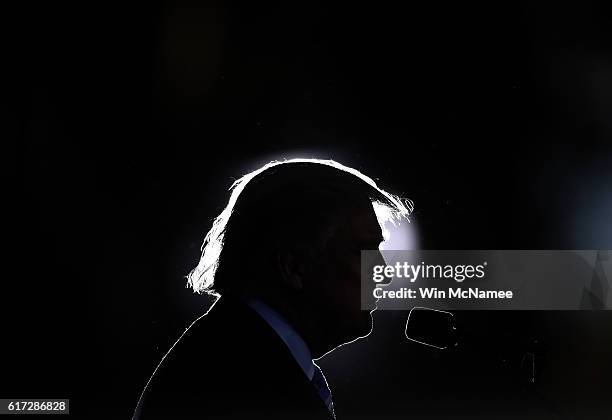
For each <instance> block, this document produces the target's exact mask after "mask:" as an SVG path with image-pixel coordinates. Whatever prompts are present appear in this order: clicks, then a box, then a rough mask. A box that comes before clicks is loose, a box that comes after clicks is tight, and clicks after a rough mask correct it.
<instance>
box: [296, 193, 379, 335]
mask: <svg viewBox="0 0 612 420" xmlns="http://www.w3.org/2000/svg"><path fill="white" fill-rule="evenodd" d="M383 240H384V239H383V236H382V231H381V227H380V225H379V223H378V220H377V218H376V214H375V212H374V208H373V206H372V204H371V203H369V202H368V203H365V204H364V205H362V206H359V207H357V208H352V209H350V211H348V212H347V213H345V214H344V215H343V217H342V218H341V220H339V221H337V222H336V223H334V224H333V225H332V226H331V227H330V229H329V231H328V233H327V237H326V238H325V243H324V246H323V249H322V250H321V251H320V252H317V253H316V255H314V256H313V257H312V258H311V259H310V261H309V264H307V265H306V269H305V271H304V273H303V277H304V281H303V284H304V290H303V292H304V293H305V294H306V296H307V298H308V300H309V301H310V302H311V304H312V305H313V307H314V309H315V310H316V311H317V312H318V315H319V317H322V318H323V320H324V322H325V325H327V326H328V327H329V328H330V329H331V330H332V332H331V333H332V334H334V335H335V336H336V337H337V338H338V339H340V340H344V341H350V340H353V339H355V338H358V337H360V336H364V335H367V334H368V333H369V332H370V331H371V328H372V317H371V315H370V311H369V310H362V309H361V250H377V249H378V247H379V244H380V243H381V242H382V241H383ZM372 303H373V302H372ZM372 309H374V308H373V305H372ZM338 344H341V343H338Z"/></svg>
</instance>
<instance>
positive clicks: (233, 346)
mask: <svg viewBox="0 0 612 420" xmlns="http://www.w3.org/2000/svg"><path fill="white" fill-rule="evenodd" d="M303 376H304V375H303V373H302V372H301V369H300V368H299V366H298V365H297V364H296V363H295V362H294V361H293V359H292V356H291V355H290V353H289V351H288V350H287V348H286V346H285V345H284V343H283V342H282V341H281V339H280V337H278V336H277V335H276V333H275V332H274V330H272V328H270V327H269V326H268V325H267V324H266V323H265V321H263V320H262V319H261V318H260V317H259V315H258V314H257V313H255V312H254V311H253V310H252V309H251V308H249V307H248V306H247V305H246V304H243V303H242V302H240V301H235V300H233V299H227V298H221V299H219V301H218V302H216V303H215V304H214V305H213V307H212V308H211V309H210V310H209V311H208V313H207V314H206V315H204V316H202V317H200V318H198V319H197V320H196V321H195V322H193V324H191V326H190V327H189V328H187V330H186V331H185V332H184V333H183V334H182V336H181V337H180V338H179V339H178V340H177V342H176V343H175V344H174V345H173V346H172V348H171V349H170V351H169V352H168V353H167V354H166V355H165V356H164V358H163V359H162V360H161V362H160V363H159V365H158V367H157V369H156V370H155V372H154V374H153V375H152V377H151V379H150V381H149V383H148V384H147V386H146V388H145V390H144V392H143V396H142V398H141V401H140V402H139V404H138V410H137V412H140V413H141V414H142V413H145V412H146V413H147V415H146V416H145V415H141V416H140V417H137V418H142V419H143V420H148V419H150V418H165V417H157V414H158V413H172V414H171V415H172V416H174V418H177V417H176V416H177V413H176V411H175V410H176V409H177V407H181V408H180V410H183V411H184V412H185V413H187V412H190V411H195V410H201V409H202V408H203V407H205V408H206V412H207V413H209V414H211V415H212V414H213V413H214V412H215V410H217V409H219V405H218V404H219V402H220V401H224V400H227V399H228V398H231V399H232V400H233V401H241V402H242V403H243V404H245V406H253V405H254V404H260V402H261V401H266V400H267V399H268V398H265V395H270V394H272V393H273V392H276V390H277V389H278V387H279V384H283V385H280V386H281V387H282V386H284V387H288V388H291V387H293V386H295V385H294V384H296V383H299V384H300V385H301V381H303V380H305V376H304V377H303ZM151 413H155V414H151ZM168 415H169V416H170V414H168ZM187 418H188V417H187Z"/></svg>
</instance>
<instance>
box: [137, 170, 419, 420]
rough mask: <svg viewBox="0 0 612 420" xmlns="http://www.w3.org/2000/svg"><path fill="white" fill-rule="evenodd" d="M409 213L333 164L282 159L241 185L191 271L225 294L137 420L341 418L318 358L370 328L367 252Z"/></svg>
mask: <svg viewBox="0 0 612 420" xmlns="http://www.w3.org/2000/svg"><path fill="white" fill-rule="evenodd" d="M410 207H411V205H410V203H408V202H403V201H402V200H400V199H399V198H397V197H395V196H393V195H391V194H389V193H387V192H385V191H383V190H381V189H380V188H378V187H377V186H376V184H375V183H374V181H372V180H371V179H370V178H368V177H366V176H365V175H363V174H361V173H359V172H357V171H355V170H353V169H351V168H347V167H345V166H342V165H340V164H338V163H336V162H333V161H318V160H308V159H300V160H298V159H294V160H290V161H285V162H273V163H270V164H268V165H266V166H264V167H263V168H261V169H259V170H257V171H255V172H252V173H250V174H248V175H246V176H244V177H243V178H241V179H240V180H238V181H236V183H234V185H233V186H232V194H231V196H230V200H229V204H228V205H227V207H226V208H225V209H224V210H223V212H222V213H221V214H220V215H219V216H218V217H217V218H216V219H215V221H214V222H213V227H212V229H211V230H210V231H209V232H208V234H207V235H206V238H205V240H204V245H203V248H202V251H203V252H202V257H201V259H200V262H199V264H198V266H197V267H196V268H195V269H194V270H193V271H192V272H191V273H190V275H189V284H190V285H191V286H192V287H193V288H194V290H196V291H197V292H200V293H202V292H206V293H211V294H215V295H216V296H220V297H219V299H218V300H217V301H216V303H215V304H214V305H213V307H212V308H211V310H210V311H209V312H208V313H207V314H206V315H205V316H203V317H201V318H199V319H198V320H197V321H195V322H194V323H193V324H192V325H191V326H190V327H189V328H188V329H187V331H186V332H185V333H184V334H183V335H182V337H181V338H180V339H179V340H178V342H177V343H176V344H175V345H174V346H173V347H172V348H171V350H170V351H169V352H168V354H167V355H166V356H165V357H164V358H163V359H162V361H161V363H160V364H159V366H158V368H157V369H156V371H155V372H154V374H153V376H152V378H151V380H150V381H149V383H148V384H147V387H146V388H145V391H144V392H143V395H142V397H141V400H140V401H139V404H138V407H137V409H136V413H135V417H134V418H135V419H138V420H151V419H210V418H229V419H234V418H236V419H243V418H266V419H270V418H285V419H329V418H333V417H334V411H333V402H332V397H331V393H330V390H329V388H328V386H327V383H326V381H325V378H324V377H323V374H322V373H321V370H320V369H319V368H318V366H316V365H315V364H314V363H313V359H317V358H319V357H321V356H323V355H324V354H326V353H328V352H329V351H331V350H333V349H334V348H336V347H338V346H339V345H341V344H343V343H346V342H348V341H351V340H355V339H356V338H359V337H362V336H365V335H367V334H368V333H369V332H370V330H371V328H372V321H371V314H370V311H369V310H362V309H361V299H360V296H361V290H360V284H361V282H360V251H361V250H364V249H378V246H379V244H380V242H381V241H383V237H382V234H381V225H380V224H379V221H380V219H383V218H385V217H386V218H395V219H399V218H403V217H407V216H408V214H409V212H410ZM373 308H374V305H372V308H371V309H373Z"/></svg>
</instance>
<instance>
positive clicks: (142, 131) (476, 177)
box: [0, 1, 612, 419]
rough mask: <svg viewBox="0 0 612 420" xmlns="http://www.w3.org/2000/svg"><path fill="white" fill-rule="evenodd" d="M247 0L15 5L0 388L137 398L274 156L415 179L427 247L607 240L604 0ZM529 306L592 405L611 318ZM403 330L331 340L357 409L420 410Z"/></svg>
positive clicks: (89, 399) (562, 369) (407, 190)
mask: <svg viewBox="0 0 612 420" xmlns="http://www.w3.org/2000/svg"><path fill="white" fill-rule="evenodd" d="M244 3H245V4H239V3H238V2H225V3H221V2H218V3H213V2H186V1H177V2H150V3H148V4H144V5H136V4H123V3H116V4H113V3H108V2H97V3H91V2H84V3H83V2H82V3H74V4H69V3H63V4H57V3H56V2H48V3H47V4H36V5H35V4H30V5H27V4H24V7H22V8H21V9H20V10H18V11H16V12H15V13H13V11H10V12H9V13H7V14H6V20H7V21H8V23H14V22H16V23H17V24H16V25H15V27H14V29H13V28H12V26H10V27H11V30H10V31H9V32H10V34H9V35H10V36H8V37H7V38H6V40H7V41H8V46H7V50H6V52H8V53H10V54H9V55H5V57H7V62H8V64H9V68H10V69H14V70H15V71H14V72H11V74H10V76H9V77H8V78H7V79H6V80H5V82H7V85H8V89H7V92H8V96H6V97H7V98H8V99H9V100H8V102H9V108H8V111H7V112H8V116H9V119H10V121H11V123H10V124H9V126H8V127H9V136H10V137H13V135H14V137H16V138H17V142H16V143H14V144H15V145H16V149H15V152H16V160H15V159H13V160H12V161H11V162H9V163H8V165H7V167H8V168H9V169H10V170H11V175H15V177H13V178H9V179H14V180H15V182H14V183H13V185H16V186H17V188H16V189H15V190H14V191H13V190H12V189H10V188H8V189H7V190H6V197H7V200H6V202H5V204H4V205H3V206H4V207H5V208H6V209H8V210H9V216H8V218H7V219H5V220H6V222H7V225H8V226H7V228H6V229H5V232H6V235H5V245H8V247H7V248H9V249H10V251H9V253H7V254H5V255H6V258H7V260H6V264H7V267H8V269H7V270H5V276H3V292H2V295H3V296H2V301H3V303H4V304H3V309H4V310H3V312H4V315H3V319H2V334H3V340H2V351H3V353H5V356H3V358H2V374H0V377H1V378H2V379H1V381H0V385H1V391H2V396H6V397H22V398H25V397H48V398H49V397H57V398H60V397H64V398H65V397H69V398H71V410H72V413H73V414H72V416H73V417H74V418H107V419H110V418H112V419H114V418H117V419H120V418H128V417H129V416H130V415H131V410H132V408H133V407H134V405H135V403H136V400H137V398H138V395H139V392H140V391H141V389H142V387H143V386H144V383H145V382H146V379H147V378H148V376H149V375H150V373H151V372H152V369H153V368H154V367H155V365H156V363H157V361H158V360H159V358H160V357H161V356H162V355H163V354H164V353H165V351H166V350H167V349H168V347H169V346H170V345H171V343H172V342H173V341H174V340H175V339H176V338H177V337H178V335H179V334H180V332H181V331H182V330H183V329H184V328H185V327H186V326H187V325H188V324H189V322H190V320H192V319H193V318H194V317H195V316H196V315H198V314H200V313H202V312H203V311H204V310H205V308H206V306H207V302H208V301H207V299H206V298H203V297H200V296H194V295H193V294H192V293H191V292H190V291H189V290H188V289H186V288H185V287H184V286H185V278H184V276H185V275H186V274H187V273H188V272H189V270H190V269H191V268H192V267H193V266H194V265H195V263H196V262H197V258H198V256H199V246H200V243H201V241H202V239H203V236H204V234H205V233H206V231H207V230H208V228H209V225H210V222H211V220H212V218H213V217H214V216H215V215H216V214H217V213H218V212H219V211H220V210H221V209H222V206H224V204H225V203H226V200H227V194H226V190H227V188H228V187H229V186H230V185H231V182H232V180H233V179H236V178H237V177H239V176H240V175H242V174H244V173H245V172H247V171H248V170H252V169H255V168H256V167H258V166H259V165H261V164H263V163H266V162H267V161H269V160H272V159H279V158H283V157H297V156H302V157H320V158H333V159H335V160H338V161H340V162H342V163H344V164H346V165H349V166H353V167H356V168H358V169H360V170H362V171H363V172H365V173H366V174H368V175H369V176H371V177H374V178H379V179H380V185H381V186H383V188H386V189H388V190H389V191H392V192H394V193H397V194H401V195H403V196H405V197H408V198H410V199H412V200H414V202H415V205H416V209H415V213H414V222H415V225H416V226H417V228H418V231H419V232H420V245H421V247H422V248H424V249H610V248H612V223H611V218H610V216H611V215H612V186H611V185H612V142H611V140H612V119H611V117H612V38H611V37H610V28H611V27H612V25H610V19H609V17H610V14H609V10H608V9H607V8H606V7H605V6H603V5H599V4H596V3H588V2H584V1H580V2H577V1H576V2H572V3H559V2H553V1H550V2H537V3H534V2H523V3H521V2H516V1H513V2H479V3H469V4H466V3H464V2H454V3H450V4H443V3H436V2H409V3H405V4H404V5H403V6H400V5H399V4H397V3H394V2H376V3H363V4H361V3H354V2H353V3H347V4H342V5H341V4H337V5H334V6H330V5H329V4H328V3H329V2H321V3H316V2H313V1H308V2H283V3H282V4H280V5H279V4H269V3H264V2H250V3H248V2H244ZM13 162H16V165H14V166H13ZM13 169H14V171H13ZM256 244H257V239H256V238H253V245H254V246H256ZM405 315H406V314H395V315H393V318H394V319H396V320H397V319H399V320H400V321H401V319H400V318H401V317H404V318H403V319H405ZM381 316H382V315H381ZM513 316H514V315H513ZM516 316H517V317H519V316H518V315H516ZM537 316H538V317H541V318H542V319H544V318H546V320H545V321H543V323H542V325H544V327H543V328H544V330H545V331H547V333H546V334H548V335H549V336H554V337H555V339H556V340H557V341H555V344H554V345H551V346H552V348H554V349H560V348H563V349H569V350H567V351H565V353H563V354H562V356H558V363H557V365H555V366H556V367H555V368H554V369H552V371H555V372H557V373H556V374H554V375H552V376H551V377H552V378H554V380H555V381H556V380H558V379H560V378H565V379H567V382H568V383H574V385H573V386H574V388H571V389H570V388H567V389H566V390H565V391H564V392H565V393H564V394H559V395H561V399H567V398H569V397H568V396H572V397H571V398H573V401H574V405H575V406H576V407H578V408H577V409H576V410H577V411H578V412H580V411H581V410H582V409H583V408H584V405H585V404H587V399H585V398H586V397H585V396H584V395H582V394H576V392H575V388H576V389H578V388H580V389H582V390H583V392H584V393H585V394H589V395H594V394H592V392H594V393H595V394H597V392H600V393H601V395H604V394H605V391H609V390H610V388H609V387H610V380H609V379H608V377H607V376H606V375H607V373H606V372H610V371H609V370H607V371H606V370H605V368H603V367H601V368H600V365H599V364H600V363H603V361H604V360H606V359H609V356H610V347H608V346H609V344H610V342H609V339H608V338H607V337H608V336H609V332H610V328H609V327H610V317H609V316H608V315H607V314H603V313H601V314H590V315H589V314H586V315H585V314H582V315H578V314H553V315H550V316H549V317H547V316H545V315H537ZM520 317H527V315H525V314H522V315H520ZM520 317H519V318H514V319H515V320H516V319H522V318H520ZM589 317H590V318H589ZM553 319H554V320H555V322H553V321H552V320H553ZM559 320H561V321H559ZM393 322H394V321H390V324H393ZM481 322H483V321H481ZM488 322H493V321H490V319H489V321H488ZM521 322H522V321H521ZM558 322H561V324H562V325H563V327H559V326H558V325H557V323H558ZM553 323H554V324H555V325H557V327H555V328H552V327H550V324H553ZM398 325H399V328H400V329H401V325H400V324H399V323H398ZM514 325H515V327H517V326H518V327H520V323H519V322H514ZM479 328H480V327H479ZM494 329H496V328H494ZM477 330H478V329H477ZM389 331H392V329H390V330H389ZM389 331H387V332H386V333H385V334H384V337H382V338H380V339H376V337H377V336H376V335H374V337H373V338H372V339H371V340H370V341H369V342H366V343H365V344H363V345H362V347H361V348H360V347H358V346H355V347H354V349H353V350H351V351H349V350H346V353H345V354H344V355H339V356H335V357H336V358H335V359H334V358H333V357H334V356H333V355H332V357H331V358H330V360H331V361H330V362H327V363H328V364H329V366H327V370H326V371H327V372H328V379H329V380H330V383H331V385H332V387H333V386H334V385H335V391H334V392H335V395H337V397H336V406H337V410H338V413H339V414H345V416H344V417H345V418H350V417H351V415H355V413H358V412H361V413H364V412H374V411H376V410H377V409H378V410H382V408H381V404H383V405H384V404H386V406H387V407H390V408H388V410H389V412H393V411H397V412H398V413H403V414H407V413H409V411H408V409H407V408H406V406H405V405H404V403H403V399H406V398H408V399H409V396H410V395H411V393H412V392H413V389H414V381H411V380H410V374H411V373H410V372H411V369H412V368H411V366H410V365H409V364H407V363H406V360H414V357H415V356H414V354H413V353H410V352H409V351H408V350H406V346H405V344H403V343H402V342H401V337H400V335H399V333H401V331H396V332H395V333H392V332H389ZM479 331H480V332H481V333H482V334H484V335H487V336H488V332H487V331H489V330H487V329H486V328H484V327H483V329H482V330H479ZM585 331H587V332H585ZM394 334H397V336H396V335H394ZM542 334H544V333H542ZM546 334H545V335H546ZM487 339H488V338H487ZM377 340H378V341H377ZM385 340H386V341H385ZM394 340H395V344H393V345H388V346H386V347H385V346H381V345H380V344H381V343H382V342H383V341H384V342H386V343H388V342H391V341H394ZM368 343H370V344H368ZM371 343H377V345H371ZM389 349H391V350H389ZM382 352H385V353H386V354H387V356H386V357H385V358H384V360H382V358H380V357H378V356H376V357H375V358H374V359H375V360H378V362H376V363H373V362H372V360H373V355H374V354H376V355H380V354H382ZM589 352H590V353H589ZM553 353H554V352H553ZM555 360H557V359H555ZM325 363H326V362H322V365H323V367H324V368H325V367H326V365H325ZM364 363H365V364H366V365H367V366H368V367H367V369H365V370H364V369H360V368H358V366H363V365H364ZM551 363H552V362H551ZM555 369H557V370H555ZM608 369H609V368H608ZM549 371H550V370H549ZM368 372H369V373H368ZM593 372H595V373H593ZM555 375H556V376H555ZM549 378H550V377H549ZM568 378H569V379H568ZM574 380H575V381H574ZM572 381H574V382H572ZM568 386H570V385H568ZM585 389H586V390H585ZM390 390H393V391H390ZM368 396H371V397H372V398H371V399H369V398H368ZM374 396H376V399H375V398H374ZM566 397H567V398H566ZM228 398H230V397H228ZM571 398H570V399H571ZM593 398H595V397H593ZM342 407H344V408H342ZM368 410H369V411H368ZM559 410H561V411H564V410H565V409H563V408H562V409H559Z"/></svg>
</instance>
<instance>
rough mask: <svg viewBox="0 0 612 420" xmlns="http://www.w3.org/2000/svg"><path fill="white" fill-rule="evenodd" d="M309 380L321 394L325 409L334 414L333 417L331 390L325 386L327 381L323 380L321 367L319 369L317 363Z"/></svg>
mask: <svg viewBox="0 0 612 420" xmlns="http://www.w3.org/2000/svg"><path fill="white" fill-rule="evenodd" d="M310 382H311V383H312V384H313V385H314V387H315V389H316V390H317V391H318V392H319V395H320V396H321V399H322V400H323V402H325V405H326V406H327V409H328V410H329V412H330V413H332V416H334V418H335V417H336V416H335V415H334V404H333V402H332V395H331V391H330V390H329V387H328V386H327V381H326V380H325V376H323V372H321V369H319V367H318V366H317V365H314V375H313V377H312V379H311V380H310Z"/></svg>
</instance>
